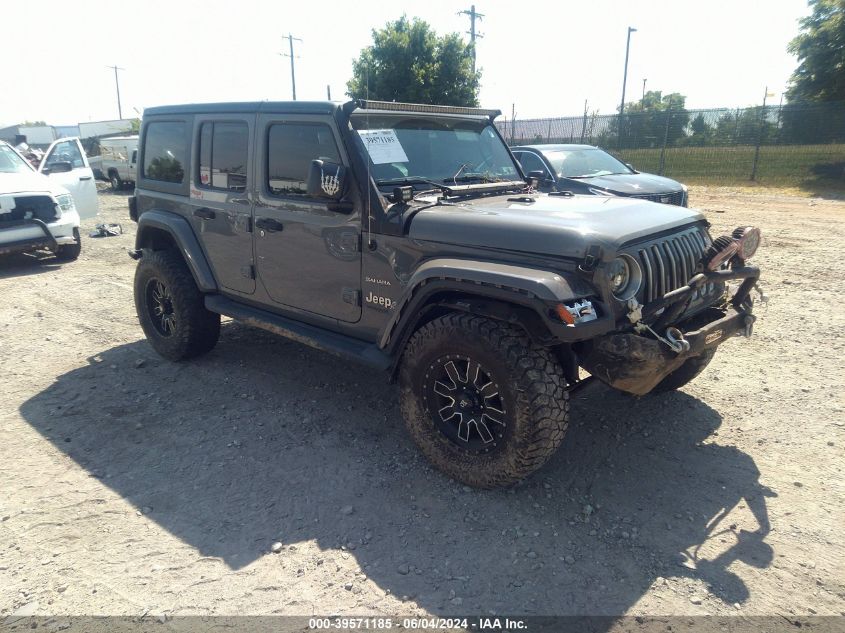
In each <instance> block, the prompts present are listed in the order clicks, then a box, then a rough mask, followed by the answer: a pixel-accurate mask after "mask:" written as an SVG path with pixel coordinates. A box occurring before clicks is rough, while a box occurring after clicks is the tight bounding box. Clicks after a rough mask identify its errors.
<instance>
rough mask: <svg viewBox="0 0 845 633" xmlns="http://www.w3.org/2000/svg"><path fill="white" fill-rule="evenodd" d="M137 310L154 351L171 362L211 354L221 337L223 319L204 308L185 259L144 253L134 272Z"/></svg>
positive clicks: (173, 253) (177, 255) (160, 253)
mask: <svg viewBox="0 0 845 633" xmlns="http://www.w3.org/2000/svg"><path fill="white" fill-rule="evenodd" d="M135 309H136V311H137V312H138V320H139V321H140V322H141V327H142V328H143V330H144V334H146V335H147V339H148V340H149V342H150V344H151V345H152V346H153V349H155V351H157V352H158V353H159V354H161V355H162V356H164V357H165V358H167V359H168V360H174V361H178V360H185V359H188V358H193V357H195V356H199V355H201V354H204V353H206V352H208V351H209V350H211V349H212V348H213V347H214V346H215V345H216V344H217V339H218V338H219V336H220V315H219V314H215V313H213V312H209V311H208V310H206V308H205V304H204V302H203V296H202V293H201V292H200V291H199V288H197V285H196V283H194V278H193V277H192V276H191V272H190V271H189V270H188V267H187V266H186V265H185V261H184V260H183V259H182V256H181V255H180V254H179V253H177V252H175V251H145V252H144V255H143V257H142V258H141V259H140V261H139V262H138V268H137V269H136V270H135Z"/></svg>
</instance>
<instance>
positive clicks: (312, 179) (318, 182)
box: [306, 159, 346, 201]
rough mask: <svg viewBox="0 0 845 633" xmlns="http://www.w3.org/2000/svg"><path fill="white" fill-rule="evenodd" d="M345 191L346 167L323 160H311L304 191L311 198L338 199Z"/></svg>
mask: <svg viewBox="0 0 845 633" xmlns="http://www.w3.org/2000/svg"><path fill="white" fill-rule="evenodd" d="M345 191H346V167H344V166H343V165H338V164H337V163H330V162H329V161H324V160H319V159H318V160H312V161H311V169H309V170H308V182H307V185H306V193H307V194H308V195H309V196H311V197H312V198H325V199H328V200H334V201H337V200H340V199H341V198H342V197H343V194H344V193H345Z"/></svg>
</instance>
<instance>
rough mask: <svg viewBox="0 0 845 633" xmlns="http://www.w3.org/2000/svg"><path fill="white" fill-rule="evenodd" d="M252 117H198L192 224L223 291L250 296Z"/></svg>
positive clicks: (252, 286) (252, 268) (252, 284)
mask: <svg viewBox="0 0 845 633" xmlns="http://www.w3.org/2000/svg"><path fill="white" fill-rule="evenodd" d="M254 125H255V116H254V115H251V116H249V115H244V116H243V117H237V116H208V117H197V120H196V124H195V127H194V135H193V138H194V156H195V157H196V158H195V160H194V161H193V164H194V165H195V168H194V171H193V172H192V173H191V218H190V219H191V222H192V224H193V226H194V232H195V233H196V235H197V236H198V237H199V239H200V242H201V243H202V246H203V250H204V251H205V255H206V257H207V258H208V261H209V263H210V264H211V268H212V269H213V270H214V276H215V278H216V279H217V283H219V284H220V285H221V286H223V288H225V289H227V290H233V291H235V292H239V293H243V294H252V293H253V292H255V265H254V260H253V256H252V202H251V200H250V187H251V186H252V185H251V178H252V167H251V165H250V160H249V157H250V156H252V155H253V149H252V129H253V127H254Z"/></svg>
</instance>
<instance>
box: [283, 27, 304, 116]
mask: <svg viewBox="0 0 845 633" xmlns="http://www.w3.org/2000/svg"><path fill="white" fill-rule="evenodd" d="M282 39H283V40H285V39H286V40H287V41H288V44H289V45H290V53H279V55H281V56H283V57H290V85H291V88H292V92H293V100H294V101H296V71H295V69H294V63H293V60H294V59H295V58H297V57H299V55H294V54H293V41H294V40H296V41H297V42H301V41H302V40H301V39H299V38H298V37H294V36H293V35H291V34H290V33H288V34H287V35H283V36H282Z"/></svg>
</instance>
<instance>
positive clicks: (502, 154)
mask: <svg viewBox="0 0 845 633" xmlns="http://www.w3.org/2000/svg"><path fill="white" fill-rule="evenodd" d="M498 114H499V113H498V111H486V110H479V109H471V108H453V107H438V106H427V105H410V104H398V103H384V102H373V101H355V102H349V103H345V104H340V103H332V102H313V103H308V102H291V103H267V102H263V103H229V104H207V105H181V106H168V107H158V108H151V109H148V110H146V111H145V112H144V118H143V126H142V128H141V138H140V143H141V145H140V159H139V165H140V169H139V172H140V173H139V175H138V181H137V189H136V191H135V196H134V197H133V198H131V199H130V214H131V215H132V218H133V219H135V220H137V222H138V232H137V244H136V250H135V251H134V252H133V253H132V255H133V257H135V258H136V259H137V260H138V268H137V272H136V276H135V304H136V307H137V311H138V317H139V319H140V322H141V326H142V327H143V329H144V332H145V333H146V335H147V338H148V339H149V341H150V343H151V344H152V346H153V347H154V348H155V349H156V350H157V351H158V352H159V353H160V354H161V355H162V356H164V357H166V358H169V359H171V360H174V361H179V360H184V359H188V358H191V357H195V356H197V355H199V354H203V353H205V352H208V351H209V350H211V349H212V348H213V347H214V345H215V343H216V342H217V339H218V336H219V333H220V315H227V316H229V317H232V318H235V319H238V320H241V321H243V322H246V323H248V324H251V325H255V326H258V327H262V328H266V329H268V330H270V331H273V332H276V333H279V334H282V335H284V336H288V337H291V338H293V339H295V340H297V341H300V342H303V343H306V344H309V345H312V346H314V347H317V348H319V349H322V350H325V351H328V352H332V353H335V354H338V355H340V356H343V357H347V358H353V359H356V360H358V361H361V362H363V363H366V364H368V365H371V366H373V367H375V368H377V369H379V370H383V371H385V372H386V373H387V375H388V376H389V377H390V378H398V381H399V384H400V387H401V408H402V413H403V415H404V418H405V421H406V424H407V427H408V430H409V431H410V434H411V436H412V437H413V439H414V441H415V442H416V443H417V444H418V445H419V447H420V448H421V449H422V451H423V452H424V453H425V455H426V456H427V457H428V458H429V459H430V460H431V461H432V462H433V463H434V464H435V465H436V466H437V467H438V468H440V469H441V470H443V471H444V472H446V473H448V474H449V475H450V476H452V477H454V478H455V479H457V480H459V481H461V482H464V483H466V484H469V485H472V486H480V487H492V486H499V485H507V484H510V483H513V482H515V481H517V480H519V479H520V478H522V477H524V476H526V475H527V474H528V473H530V472H532V471H533V470H535V469H537V468H539V467H540V466H541V465H542V464H543V463H544V462H545V461H546V460H548V459H549V457H550V456H551V455H552V454H553V453H554V452H555V450H556V449H557V447H558V446H559V445H560V443H561V440H562V439H563V436H564V433H565V431H566V428H567V425H568V423H569V400H568V399H569V393H570V391H571V390H572V389H574V388H577V387H579V386H580V385H582V384H584V380H583V379H581V378H580V377H579V376H580V375H579V367H582V368H584V369H586V370H587V371H588V372H589V373H590V374H591V375H593V376H595V377H596V378H599V379H600V380H602V381H604V382H606V383H607V384H609V385H611V386H613V387H615V388H618V389H621V390H624V391H627V392H629V393H632V394H636V395H644V394H646V393H648V392H650V391H655V390H656V391H664V390H668V389H676V388H678V387H681V386H682V385H684V384H686V383H687V382H689V381H690V380H692V379H693V378H694V377H695V376H696V375H697V374H698V373H699V372H701V370H702V369H703V368H704V367H705V366H706V365H707V363H708V362H709V361H710V359H711V358H712V357H713V354H714V352H715V350H716V347H717V346H718V345H719V344H720V343H722V342H723V341H725V340H727V339H728V338H729V337H731V336H732V335H734V334H736V333H745V334H750V331H751V326H752V324H753V322H754V316H752V314H751V308H752V301H751V298H750V293H751V291H752V289H753V288H754V287H755V284H756V281H757V278H758V276H759V271H758V269H757V268H754V267H751V266H748V265H746V260H748V259H749V258H750V257H751V256H752V255H753V253H754V251H755V250H756V248H757V245H758V243H759V240H760V234H759V231H758V230H757V229H755V228H751V227H740V228H738V229H737V230H736V231H735V232H734V234H733V235H731V236H724V237H720V238H718V239H717V240H715V241H712V240H711V238H710V235H709V233H708V230H707V227H708V223H707V221H706V220H705V219H704V218H703V217H702V216H701V214H700V213H698V212H696V211H692V210H689V209H685V208H680V207H674V206H669V205H664V204H655V203H652V202H647V201H641V200H634V199H624V198H607V197H598V196H573V195H572V194H571V193H569V192H563V193H560V194H551V195H546V194H538V193H536V192H535V190H534V186H535V185H536V182H535V181H533V180H532V179H526V178H525V176H524V174H523V172H522V171H521V168H520V167H519V164H518V163H517V162H516V160H515V159H514V157H513V155H512V154H511V153H510V151H509V150H508V148H507V146H506V145H505V143H504V142H503V140H502V138H501V137H500V136H499V133H498V132H497V131H496V128H495V126H494V125H493V119H494V118H495V116H496V115H498ZM729 280H739V282H740V283H738V284H735V285H736V286H738V287H737V288H736V289H735V292H734V293H733V295H732V296H729V295H728V293H727V292H726V282H727V281H729Z"/></svg>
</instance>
